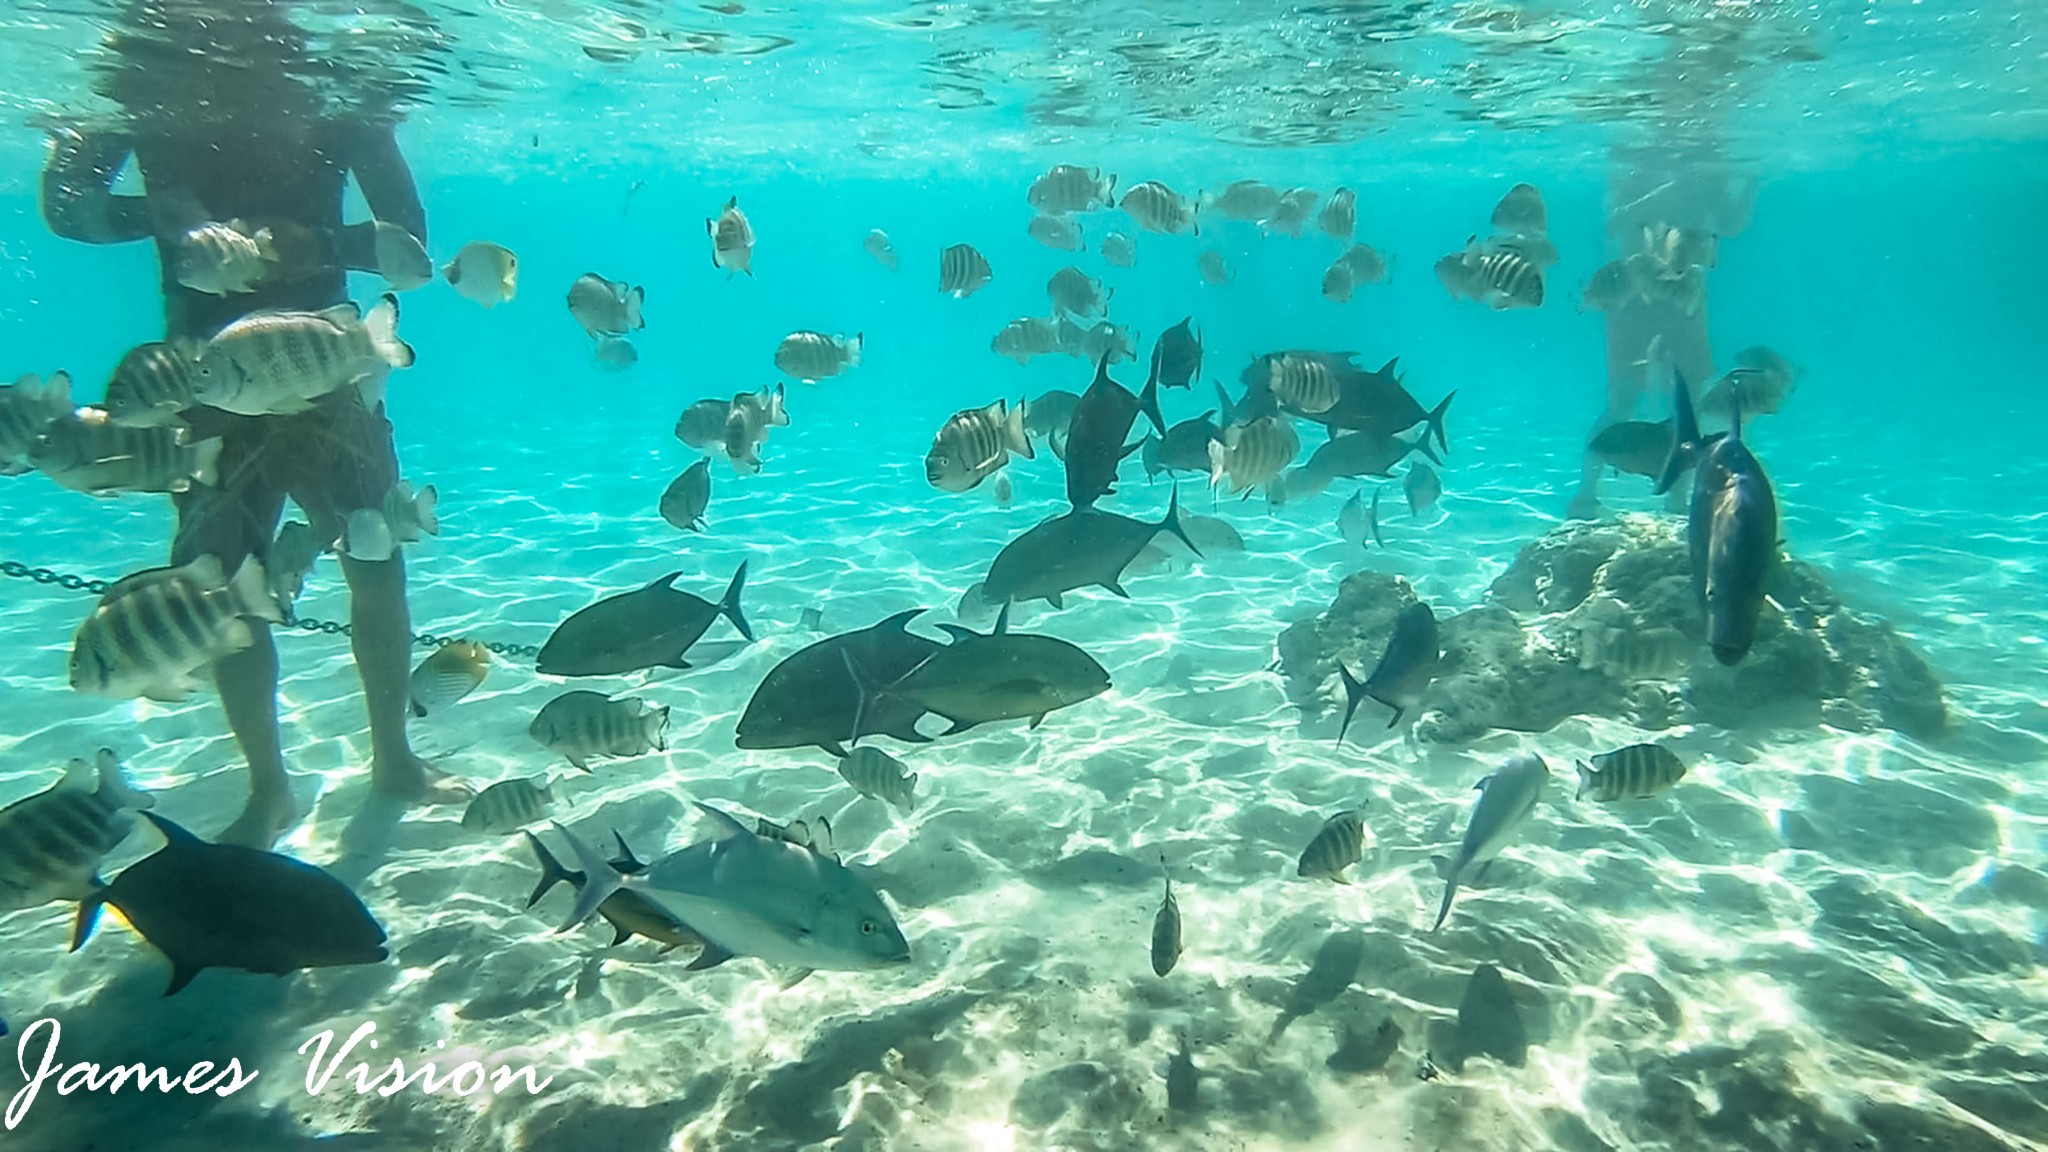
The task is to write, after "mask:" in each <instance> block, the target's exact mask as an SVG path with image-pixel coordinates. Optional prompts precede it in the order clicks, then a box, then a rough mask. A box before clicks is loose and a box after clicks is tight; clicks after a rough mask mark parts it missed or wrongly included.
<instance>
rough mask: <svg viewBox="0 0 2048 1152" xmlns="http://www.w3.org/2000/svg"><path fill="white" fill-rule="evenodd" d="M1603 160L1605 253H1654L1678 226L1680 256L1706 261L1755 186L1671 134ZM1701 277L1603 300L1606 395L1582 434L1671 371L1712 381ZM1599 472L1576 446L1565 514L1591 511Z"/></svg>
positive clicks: (1629, 410) (1628, 408)
mask: <svg viewBox="0 0 2048 1152" xmlns="http://www.w3.org/2000/svg"><path fill="white" fill-rule="evenodd" d="M1609 165H1610V167H1609V174H1608V193H1607V199H1608V206H1607V208H1608V214H1607V240H1608V255H1609V256H1610V257H1611V258H1613V259H1617V260H1620V259H1626V258H1628V257H1630V256H1633V255H1636V254H1638V253H1642V252H1644V251H1645V250H1646V245H1648V246H1650V247H1653V248H1657V249H1659V250H1660V251H1659V253H1658V254H1659V255H1662V251H1661V250H1662V249H1663V247H1664V245H1665V242H1666V240H1667V239H1668V238H1671V237H1672V235H1673V230H1678V232H1679V233H1680V234H1682V235H1683V236H1684V237H1686V238H1687V240H1686V242H1685V243H1686V246H1688V247H1690V248H1692V249H1694V251H1693V252H1691V253H1689V254H1688V258H1690V257H1691V256H1694V255H1699V254H1702V253H1704V254H1705V255H1707V257H1708V259H1709V264H1708V265H1707V266H1708V267H1710V266H1711V261H1712V259H1714V258H1715V255H1716V253H1717V250H1718V246H1719V243H1720V241H1721V240H1722V239H1723V238H1725V237H1728V236H1732V235H1734V234H1736V233H1738V232H1740V231H1742V229H1743V228H1745V227H1747V226H1748V223H1749V214H1750V210H1751V208H1752V206H1753V204H1754V201H1755V193H1756V189H1755V185H1754V184H1753V183H1750V182H1748V181H1740V180H1734V179H1731V178H1730V177H1729V175H1728V174H1727V173H1726V171H1725V170H1724V168H1723V166H1722V163H1721V158H1720V156H1719V154H1718V149H1717V148H1714V147H1712V146H1708V147H1705V148H1687V147H1684V146H1682V145H1679V144H1676V143H1674V142H1672V141H1658V142H1655V143H1651V144H1648V145H1645V146H1640V147H1617V148H1616V149H1615V151H1614V154H1613V155H1612V156H1611V157H1610V159H1609ZM1673 270H1674V271H1676V269H1673ZM1705 276H1706V270H1705V267H1702V268H1701V269H1700V271H1699V272H1698V277H1699V279H1698V281H1697V290H1696V291H1690V290H1687V289H1686V288H1683V287H1672V288H1669V289H1667V290H1663V291H1655V292H1650V293H1642V294H1633V295H1631V296H1630V297H1629V298H1627V299H1625V300H1621V301H1618V302H1614V303H1611V304H1609V305H1607V307H1606V314H1607V402H1606V407H1605V409H1604V410H1603V411H1602V412H1601V414H1600V417H1599V419H1598V420H1596V421H1595V422H1594V424H1593V428H1592V431H1591V432H1590V433H1589V434H1588V436H1587V439H1588V440H1589V441H1590V440H1591V439H1592V438H1593V437H1594V436H1597V435H1599V434H1600V432H1601V431H1602V430H1603V429H1605V428H1606V427H1607V426H1608V425H1610V424H1615V423H1619V422H1621V421H1623V420H1629V419H1632V418H1634V417H1635V413H1636V405H1637V402H1638V400H1639V399H1640V398H1641V396H1642V394H1643V392H1644V390H1645V388H1646V387H1656V388H1659V390H1663V388H1664V387H1667V386H1668V382H1669V379H1670V375H1669V373H1670V371H1671V370H1676V371H1678V372H1679V373H1682V374H1683V375H1684V376H1685V378H1686V380H1687V381H1688V382H1689V383H1691V384H1692V386H1693V388H1694V390H1695V392H1694V394H1695V396H1697V395H1698V391H1699V390H1700V389H1703V388H1704V387H1706V385H1707V383H1708V382H1709V381H1711V380H1712V379H1713V378H1714V375H1715V373H1714V352H1713V347H1712V345H1711V344H1710V343H1709V341H1708V338H1707V293H1706V279H1705ZM1653 376H1654V377H1655V378H1653ZM1669 400H1670V397H1669V396H1668V395H1660V396H1653V397H1652V403H1653V404H1656V405H1662V404H1668V403H1669ZM1606 470H1607V464H1606V462H1605V461H1603V460H1602V459H1600V458H1599V457H1598V456H1596V455H1594V454H1593V453H1592V452H1590V451H1589V452H1587V453H1586V457H1585V463H1584V465H1583V468H1582V471H1581V473H1580V477H1579V488H1578V491H1577V492H1575V493H1574V494H1573V495H1572V498H1571V502H1570V505H1569V506H1568V509H1567V511H1566V515H1567V516H1568V517H1570V518H1572V519H1576V520H1590V519H1594V518H1596V517H1598V516H1599V515H1600V478H1601V476H1602V474H1604V473H1605V472H1606ZM1673 491H1674V492H1677V493H1679V495H1678V496H1677V497H1674V499H1681V500H1682V499H1683V498H1684V497H1683V491H1684V488H1683V486H1681V487H1680V488H1674V489H1673Z"/></svg>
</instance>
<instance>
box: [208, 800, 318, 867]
mask: <svg viewBox="0 0 2048 1152" xmlns="http://www.w3.org/2000/svg"><path fill="white" fill-rule="evenodd" d="M298 822H299V806H298V805H297V804H296V803H294V802H293V801H292V797H291V794H290V793H289V792H287V793H284V794H283V795H280V796H265V797H262V798H260V799H259V798H258V797H255V796H251V797H249V802H248V803H247V804H244V805H243V806H242V814H241V815H240V816H237V817H235V822H234V823H232V824H230V825H228V826H227V827H226V828H224V829H222V830H221V833H220V835H218V836H216V837H214V842H215V843H217V844H240V845H242V846H243V847H245V848H260V849H262V850H263V851H265V852H268V851H270V849H271V847H272V846H273V845H275V844H276V843H277V841H278V838H279V837H281V836H283V835H284V834H285V833H286V832H289V831H291V828H292V825H294V824H297V823H298Z"/></svg>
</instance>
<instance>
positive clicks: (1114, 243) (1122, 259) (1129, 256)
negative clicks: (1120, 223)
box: [1102, 232, 1138, 268]
mask: <svg viewBox="0 0 2048 1152" xmlns="http://www.w3.org/2000/svg"><path fill="white" fill-rule="evenodd" d="M1102 262H1103V263H1105V264H1108V265H1109V266H1110V267H1112V268H1129V267H1131V266H1132V265H1135V264H1136V263H1137V262H1138V246H1137V245H1136V244H1134V243H1132V241H1131V238H1130V237H1129V236H1126V235H1124V234H1123V233H1121V232H1111V233H1109V234H1108V235H1106V236H1104V237H1103V238H1102Z"/></svg>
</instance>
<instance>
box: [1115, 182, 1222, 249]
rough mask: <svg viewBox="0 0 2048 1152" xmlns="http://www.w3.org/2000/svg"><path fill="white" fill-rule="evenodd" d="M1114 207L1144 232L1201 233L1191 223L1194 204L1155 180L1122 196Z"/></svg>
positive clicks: (1174, 234) (1168, 233)
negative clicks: (1120, 200)
mask: <svg viewBox="0 0 2048 1152" xmlns="http://www.w3.org/2000/svg"><path fill="white" fill-rule="evenodd" d="M1117 207H1119V208H1122V209H1123V210H1124V214H1125V215H1127V216H1129V217H1130V218H1131V219H1132V220H1133V221H1134V222H1135V223H1136V224H1137V225H1138V227H1140V228H1143V229H1144V230H1145V231H1147V232H1160V233H1164V234H1166V235H1170V236H1177V235H1181V234H1183V233H1189V232H1192V233H1195V234H1197V235H1199V234H1200V233H1201V227H1200V226H1199V225H1198V224H1197V223H1196V222H1195V206H1194V204H1193V203H1192V202H1190V201H1189V200H1188V199H1187V198H1186V197H1184V196H1182V195H1181V194H1180V193H1178V192H1175V191H1174V190H1173V189H1171V188H1168V187H1167V186H1166V185H1164V184H1161V183H1160V182H1158V181H1157V180H1147V181H1145V182H1144V183H1143V184H1140V185H1138V186H1136V187H1134V188H1132V189H1131V190H1130V191H1128V192H1126V193H1124V198H1123V201H1122V202H1121V203H1119V204H1118V205H1117Z"/></svg>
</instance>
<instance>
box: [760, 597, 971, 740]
mask: <svg viewBox="0 0 2048 1152" xmlns="http://www.w3.org/2000/svg"><path fill="white" fill-rule="evenodd" d="M923 611H924V609H922V608H913V609H911V610H910V611H907V612H898V613H897V614H896V615H894V616H890V617H888V618H887V619H885V620H882V621H881V622H880V623H877V624H874V625H872V626H870V627H867V628H863V629H861V630H859V631H857V632H846V633H841V634H840V635H837V636H828V637H826V638H825V639H823V640H819V641H817V642H816V643H814V644H811V645H808V646H806V647H804V648H801V649H799V650H797V651H796V652H793V653H791V654H790V655H789V656H788V657H787V658H785V659H784V660H783V661H782V663H780V664H777V665H776V666H775V667H773V668H771V669H769V671H768V675H767V676H766V677H765V678H763V679H762V681H761V686H760V687H758V688H756V689H755V690H754V695H753V697H752V698H751V699H749V700H748V701H747V707H746V710H745V711H743V712H742V713H741V714H740V719H739V727H738V732H737V734H736V738H735V740H734V743H735V744H736V745H737V746H738V747H741V748H754V749H762V748H803V747H813V746H814V747H818V748H822V749H824V750H825V751H827V752H829V753H831V754H832V755H834V756H841V757H843V756H845V755H846V745H847V743H849V742H851V741H853V740H855V739H857V738H859V737H861V736H870V735H876V734H880V735H884V736H894V737H895V738H896V739H898V740H903V741H907V742H909V743H913V744H921V743H924V742H925V741H926V740H927V739H929V738H928V737H925V736H921V735H919V734H918V731H917V721H918V719H919V717H921V716H923V715H924V712H925V710H924V709H923V708H921V707H919V706H918V705H917V704H915V703H912V702H909V701H907V700H902V699H899V698H897V697H894V696H883V697H881V698H880V699H877V700H872V701H869V702H868V704H867V707H866V708H865V709H863V708H862V706H861V693H860V690H859V686H858V685H857V684H856V683H855V682H854V679H853V677H852V676H850V675H848V674H847V668H846V661H847V657H848V656H849V655H850V656H851V657H852V658H853V660H854V662H855V663H856V664H857V665H859V667H860V668H861V669H862V671H864V672H865V673H867V674H868V675H869V676H871V677H873V678H874V679H875V680H876V681H877V682H880V683H884V684H887V683H891V682H893V681H895V680H897V679H899V678H901V677H902V676H904V675H905V674H906V673H908V672H910V671H911V670H912V669H914V668H916V667H917V666H919V665H920V664H922V663H923V662H924V661H925V660H927V659H928V658H930V657H931V655H932V654H933V653H934V652H937V651H938V650H939V648H940V645H939V643H938V642H937V641H936V640H928V639H926V638H925V637H923V636H919V635H917V634H916V633H914V632H910V631H907V630H906V625H908V624H909V623H910V621H911V620H912V619H913V618H915V617H916V616H918V615H919V614H920V613H922V612H923ZM856 727H857V728H858V730H856Z"/></svg>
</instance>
